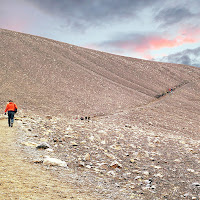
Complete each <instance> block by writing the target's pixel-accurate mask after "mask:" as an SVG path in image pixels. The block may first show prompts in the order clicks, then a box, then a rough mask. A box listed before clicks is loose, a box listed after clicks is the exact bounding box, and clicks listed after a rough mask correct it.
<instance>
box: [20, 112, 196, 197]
mask: <svg viewBox="0 0 200 200" xmlns="http://www.w3.org/2000/svg"><path fill="white" fill-rule="evenodd" d="M16 126H17V127H18V135H19V140H18V141H17V144H18V146H19V147H20V148H21V149H22V152H23V155H24V157H25V159H27V160H28V161H29V162H31V163H32V164H33V165H43V166H44V167H45V168H46V169H47V170H49V171H51V172H52V173H53V174H54V175H55V176H58V177H59V178H60V179H63V180H65V181H66V180H67V181H69V182H70V183H73V184H75V185H78V186H80V188H81V189H80V190H87V191H91V193H93V194H95V195H96V199H105V200H106V199H123V200H124V199H127V200H128V199H134V200H137V199H140V200H141V199H169V200H172V199H176V200H177V199H197V200H198V199H199V198H200V141H199V140H194V139H192V138H186V137H184V136H181V135H174V134H170V133H167V132H164V131H163V130H161V131H155V130H154V131H153V130H151V129H150V128H149V127H145V126H144V127H143V128H141V127H140V126H137V125H136V124H133V122H132V123H131V121H128V120H127V119H125V118H124V119H123V120H122V118H121V117H120V115H115V116H101V117H93V118H91V119H90V120H85V119H84V120H80V118H76V117H74V118H68V119H62V118H61V117H52V116H46V117H43V118H42V117H39V116H37V115H34V116H30V115H23V114H21V116H18V117H17V118H16Z"/></svg>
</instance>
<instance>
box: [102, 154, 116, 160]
mask: <svg viewBox="0 0 200 200" xmlns="http://www.w3.org/2000/svg"><path fill="white" fill-rule="evenodd" d="M105 154H106V156H107V157H108V158H111V159H113V160H114V159H116V158H115V156H114V155H112V154H109V153H105Z"/></svg>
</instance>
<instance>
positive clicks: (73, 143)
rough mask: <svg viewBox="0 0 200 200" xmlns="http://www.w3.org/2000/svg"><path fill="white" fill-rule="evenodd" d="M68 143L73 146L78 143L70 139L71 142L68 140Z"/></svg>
mask: <svg viewBox="0 0 200 200" xmlns="http://www.w3.org/2000/svg"><path fill="white" fill-rule="evenodd" d="M70 145H71V146H74V147H75V146H78V144H77V143H76V142H74V141H71V142H70Z"/></svg>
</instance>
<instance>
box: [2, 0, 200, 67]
mask: <svg viewBox="0 0 200 200" xmlns="http://www.w3.org/2000/svg"><path fill="white" fill-rule="evenodd" d="M0 28H3V29H8V30H13V31H18V32H23V33H28V34H32V35H37V36H42V37H46V38H50V39H54V40H57V41H61V42H65V43H69V44H73V45H77V46H81V47H86V48H90V49H95V50H99V51H104V52H108V53H113V54H117V55H123V56H128V57H133V58H141V59H147V60H154V61H162V62H170V63H178V64H186V65H192V66H197V67H200V1H199V0H176V1H174V0H165V1H162V0H0Z"/></svg>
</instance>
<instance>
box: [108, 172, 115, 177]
mask: <svg viewBox="0 0 200 200" xmlns="http://www.w3.org/2000/svg"><path fill="white" fill-rule="evenodd" d="M107 174H108V175H109V176H116V173H115V172H114V171H109V172H108V173H107Z"/></svg>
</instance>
